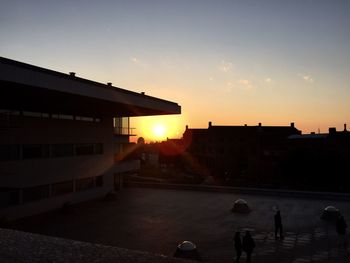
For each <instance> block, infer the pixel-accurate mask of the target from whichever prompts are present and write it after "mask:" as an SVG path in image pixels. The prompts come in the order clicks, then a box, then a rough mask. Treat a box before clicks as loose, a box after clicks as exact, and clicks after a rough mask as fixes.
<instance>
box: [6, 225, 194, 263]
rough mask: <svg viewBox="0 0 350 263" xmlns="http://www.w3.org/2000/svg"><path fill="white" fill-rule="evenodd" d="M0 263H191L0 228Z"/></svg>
mask: <svg viewBox="0 0 350 263" xmlns="http://www.w3.org/2000/svg"><path fill="white" fill-rule="evenodd" d="M0 261H1V262H2V263H22V262H23V263H25V262H56V263H61V262H62V263H66V262H75V263H79V262H81V263H90V262H91V263H92V262H94V263H97V262H114V263H124V262H129V263H156V262H159V263H181V262H182V263H186V262H187V263H189V262H193V261H189V260H181V259H178V258H172V257H166V256H163V255H157V254H152V253H147V252H141V251H135V250H129V249H123V248H118V247H112V246H105V245H100V244H93V243H87V242H80V241H74V240H69V239H64V238H57V237H49V236H44V235H38V234H32V233H26V232H22V231H17V230H9V229H1V228H0Z"/></svg>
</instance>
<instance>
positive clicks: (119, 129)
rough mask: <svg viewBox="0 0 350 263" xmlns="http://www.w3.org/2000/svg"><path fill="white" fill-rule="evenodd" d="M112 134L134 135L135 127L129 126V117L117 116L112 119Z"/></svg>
mask: <svg viewBox="0 0 350 263" xmlns="http://www.w3.org/2000/svg"><path fill="white" fill-rule="evenodd" d="M113 129H114V130H113V134H114V135H117V136H120V135H123V136H136V134H135V130H136V129H135V128H130V118H129V117H118V118H114V119H113Z"/></svg>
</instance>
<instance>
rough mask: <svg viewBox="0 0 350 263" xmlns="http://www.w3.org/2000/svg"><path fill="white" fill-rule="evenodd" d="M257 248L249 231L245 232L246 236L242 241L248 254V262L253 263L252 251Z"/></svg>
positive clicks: (243, 247)
mask: <svg viewBox="0 0 350 263" xmlns="http://www.w3.org/2000/svg"><path fill="white" fill-rule="evenodd" d="M254 248H255V242H254V239H253V238H252V236H251V235H250V232H249V231H246V232H245V236H244V237H243V241H242V249H243V251H244V252H245V253H246V254H247V261H246V263H251V258H252V253H253V250H254Z"/></svg>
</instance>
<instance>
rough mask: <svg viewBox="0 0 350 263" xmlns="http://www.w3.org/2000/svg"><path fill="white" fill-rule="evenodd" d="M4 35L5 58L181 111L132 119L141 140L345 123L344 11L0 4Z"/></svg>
mask: <svg viewBox="0 0 350 263" xmlns="http://www.w3.org/2000/svg"><path fill="white" fill-rule="evenodd" d="M0 34H1V36H2V37H1V38H2V40H1V41H0V55H1V56H3V57H7V58H10V59H15V60H19V61H21V62H25V63H29V64H33V65H37V66H40V67H46V68H49V69H53V70H57V71H60V72H66V73H68V72H70V71H74V72H76V73H77V75H78V76H80V77H83V78H87V79H91V80H95V81H98V82H102V83H107V82H112V83H113V85H115V86H118V87H121V88H125V89H129V90H132V91H136V92H145V93H146V94H147V95H150V96H155V97H160V98H163V99H166V100H170V101H174V102H177V103H178V104H179V105H181V106H182V114H181V115H178V116H160V117H147V118H141V117H137V118H133V119H132V120H131V124H132V126H133V127H135V128H136V133H137V137H139V136H143V137H145V139H146V140H148V141H152V140H153V141H155V140H162V139H165V138H166V137H169V138H175V137H181V136H182V134H183V132H184V130H185V125H189V127H192V128H195V127H198V128H201V127H202V128H206V127H207V126H208V121H212V122H213V124H214V125H243V124H248V125H257V124H258V123H259V122H261V123H262V124H263V125H290V122H295V125H296V127H297V128H298V129H300V130H302V131H303V133H309V132H312V131H315V132H318V130H320V132H327V131H328V127H336V128H337V129H338V130H341V129H343V124H344V123H348V124H350V87H349V83H350V1H341V0H339V1H338V0H337V1H326V0H324V1H323V0H320V1H311V0H309V1H307V0H305V1H301V0H300V1H299V0H290V1H289V0H287V1H274V0H266V1H260V0H247V1H240V0H230V1H229V0H227V1H205V0H203V1H199V0H198V1H194V0H188V1H181V0H179V1H167V0H164V1H155V0H144V1H17V0H11V1H7V0H5V1H2V7H1V9H0ZM156 126H157V127H158V128H155V127H156ZM348 126H349V125H348ZM137 137H136V138H137Z"/></svg>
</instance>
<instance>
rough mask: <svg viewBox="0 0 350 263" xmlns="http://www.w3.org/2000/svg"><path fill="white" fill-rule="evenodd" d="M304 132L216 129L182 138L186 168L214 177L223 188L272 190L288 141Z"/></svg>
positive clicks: (273, 128)
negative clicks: (290, 137)
mask: <svg viewBox="0 0 350 263" xmlns="http://www.w3.org/2000/svg"><path fill="white" fill-rule="evenodd" d="M300 134H301V131H299V130H298V129H297V128H295V126H294V123H291V125H290V126H263V125H262V124H261V123H259V125H257V126H248V125H244V126H214V125H212V123H211V122H209V127H208V128H207V129H190V128H188V126H187V127H186V130H185V132H184V134H183V140H184V145H186V146H187V149H186V153H187V155H188V157H187V158H186V159H187V160H189V162H187V163H186V168H187V170H188V171H190V172H192V173H199V174H202V175H203V176H207V175H212V176H214V177H215V178H216V179H217V180H218V181H219V182H220V183H221V184H231V183H232V184H236V185H237V184H239V185H240V184H241V185H249V186H272V185H273V184H275V181H274V180H275V179H276V178H277V177H278V174H279V173H280V170H279V161H280V160H281V158H282V157H283V156H284V155H285V154H286V151H287V150H288V148H287V146H288V137H289V136H291V135H300Z"/></svg>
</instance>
